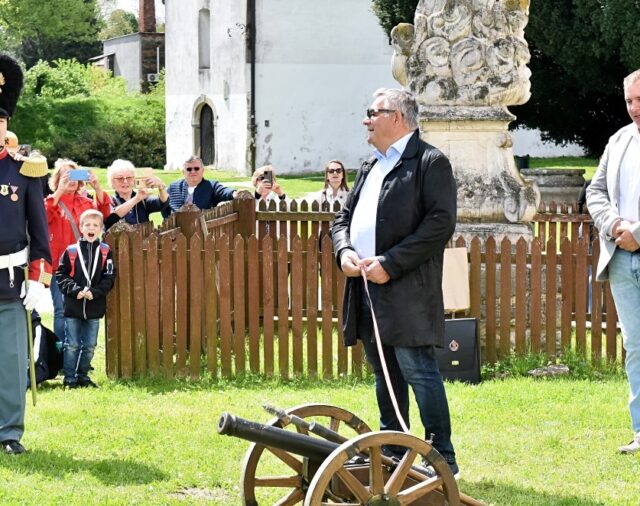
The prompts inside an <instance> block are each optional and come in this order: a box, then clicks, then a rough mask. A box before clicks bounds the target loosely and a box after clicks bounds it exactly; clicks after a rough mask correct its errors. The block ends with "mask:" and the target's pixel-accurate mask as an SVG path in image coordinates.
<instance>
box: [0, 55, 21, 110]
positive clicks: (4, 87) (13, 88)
mask: <svg viewBox="0 0 640 506" xmlns="http://www.w3.org/2000/svg"><path fill="white" fill-rule="evenodd" d="M22 80H23V75H22V69H21V68H20V65H18V62H17V61H15V60H14V59H13V58H11V56H9V55H8V54H4V53H0V118H9V117H11V116H12V115H13V112H14V111H15V110H16V103H17V102H18V97H19V96H20V92H21V91H22Z"/></svg>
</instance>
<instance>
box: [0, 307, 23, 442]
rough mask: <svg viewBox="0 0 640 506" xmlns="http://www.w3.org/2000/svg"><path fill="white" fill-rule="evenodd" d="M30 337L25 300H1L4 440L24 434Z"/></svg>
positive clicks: (0, 434)
mask: <svg viewBox="0 0 640 506" xmlns="http://www.w3.org/2000/svg"><path fill="white" fill-rule="evenodd" d="M26 335H27V317H26V314H25V309H24V306H23V305H22V301H21V300H20V299H18V300H0V385H2V388H0V441H6V440H7V439H14V440H16V441H20V438H22V434H23V432H24V411H25V402H26V397H25V392H26V390H27V366H28V363H27V360H28V356H27V340H26V339H25V336H26ZM16 379H17V381H16Z"/></svg>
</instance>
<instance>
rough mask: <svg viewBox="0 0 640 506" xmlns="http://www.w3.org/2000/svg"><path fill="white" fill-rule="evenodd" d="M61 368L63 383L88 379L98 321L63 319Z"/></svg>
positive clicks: (95, 343)
mask: <svg viewBox="0 0 640 506" xmlns="http://www.w3.org/2000/svg"><path fill="white" fill-rule="evenodd" d="M64 320H65V337H64V347H63V360H64V363H63V366H62V370H63V372H64V381H65V383H77V382H78V381H80V382H83V381H86V380H87V379H89V371H90V370H91V359H93V353H94V351H95V349H96V345H97V344H98V329H99V327H100V320H99V319H98V318H95V319H92V320H82V319H80V318H70V317H65V319H64Z"/></svg>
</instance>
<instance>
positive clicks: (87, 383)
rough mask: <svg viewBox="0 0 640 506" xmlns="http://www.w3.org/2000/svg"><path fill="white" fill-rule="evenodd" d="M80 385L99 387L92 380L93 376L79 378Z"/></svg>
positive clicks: (83, 386)
mask: <svg viewBox="0 0 640 506" xmlns="http://www.w3.org/2000/svg"><path fill="white" fill-rule="evenodd" d="M78 386H79V387H80V388H87V387H91V388H98V385H96V384H95V383H94V382H93V381H91V378H86V379H79V380H78Z"/></svg>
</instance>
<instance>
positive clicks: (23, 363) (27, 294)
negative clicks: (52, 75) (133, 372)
mask: <svg viewBox="0 0 640 506" xmlns="http://www.w3.org/2000/svg"><path fill="white" fill-rule="evenodd" d="M22 81H23V75H22V69H21V68H20V66H19V65H18V63H17V62H16V61H15V60H14V59H13V58H11V57H9V56H7V55H5V54H1V53H0V224H1V230H0V450H1V451H3V452H5V453H8V454H20V453H24V451H25V449H24V447H23V446H22V445H21V444H20V439H21V438H22V434H23V432H24V412H25V405H26V398H25V396H26V390H27V335H28V334H27V312H29V313H30V312H31V310H32V309H33V308H34V307H35V305H36V303H37V302H38V300H39V299H40V298H41V297H42V296H44V295H46V293H47V290H46V286H47V285H48V284H49V282H50V281H51V254H50V252H49V233H48V230H47V216H46V214H45V209H44V200H43V195H42V184H41V182H40V179H39V178H40V177H42V176H43V174H46V172H47V164H46V160H44V159H43V158H41V157H40V158H39V159H36V160H33V159H25V158H22V157H20V155H14V154H11V153H9V151H7V149H6V148H5V146H4V144H5V139H6V137H7V122H8V119H9V117H10V116H11V115H12V114H13V112H14V110H15V106H16V102H17V100H18V96H19V95H20V91H21V89H22ZM27 265H28V267H29V281H28V282H27V283H25V282H24V281H25V280H24V268H25V266H27Z"/></svg>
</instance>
